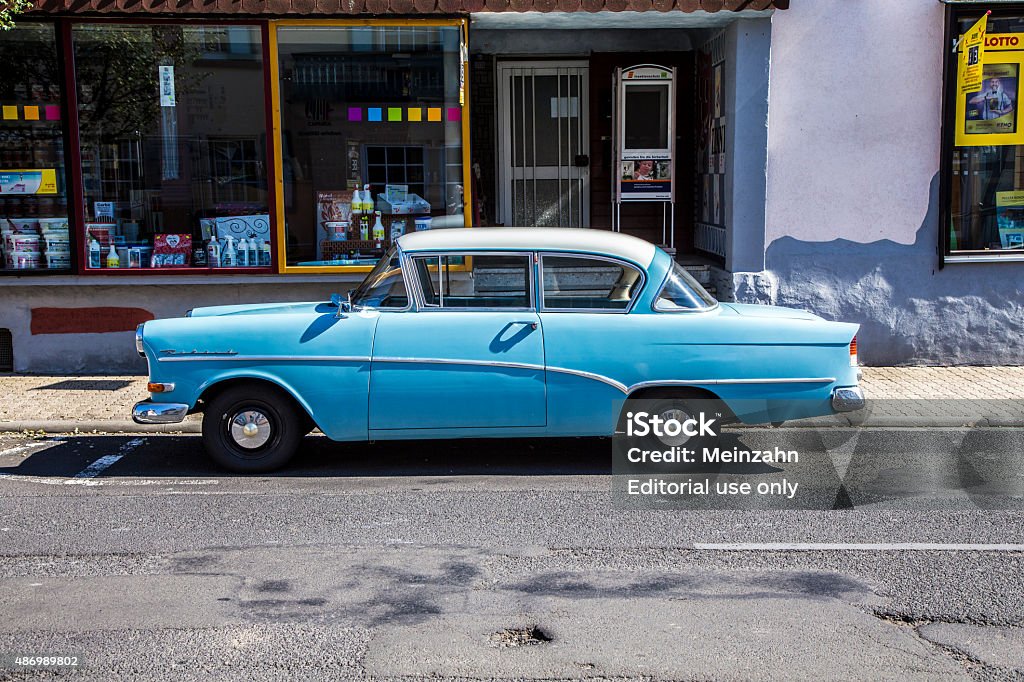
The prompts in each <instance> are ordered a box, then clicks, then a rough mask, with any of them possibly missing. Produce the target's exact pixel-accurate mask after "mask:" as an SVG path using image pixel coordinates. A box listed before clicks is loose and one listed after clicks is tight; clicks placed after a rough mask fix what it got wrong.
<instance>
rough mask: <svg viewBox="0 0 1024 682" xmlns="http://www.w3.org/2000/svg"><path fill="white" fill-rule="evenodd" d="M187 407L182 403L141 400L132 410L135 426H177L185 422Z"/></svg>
mask: <svg viewBox="0 0 1024 682" xmlns="http://www.w3.org/2000/svg"><path fill="white" fill-rule="evenodd" d="M187 414H188V405H186V404H184V403H153V402H150V401H148V400H143V401H142V402H141V403H135V407H133V408H132V420H133V421H134V422H135V423H136V424H177V423H178V422H181V421H184V420H185V415H187Z"/></svg>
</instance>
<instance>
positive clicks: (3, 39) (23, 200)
mask: <svg viewBox="0 0 1024 682" xmlns="http://www.w3.org/2000/svg"><path fill="white" fill-rule="evenodd" d="M0 63H2V64H3V69H4V77H3V78H2V79H0V104H2V109H0V111H2V115H0V235H2V238H0V255H2V258H0V260H2V263H0V270H3V271H9V272H19V273H23V272H24V271H28V270H31V271H40V270H41V271H61V270H63V271H67V270H68V269H70V267H71V250H70V241H69V230H68V198H67V193H66V192H67V183H66V176H65V170H64V140H63V133H62V125H61V121H62V120H63V119H64V113H65V112H63V111H62V110H61V71H60V62H59V60H58V56H57V43H56V39H55V33H54V27H53V25H52V24H34V23H31V22H20V21H19V22H18V26H17V28H14V29H11V30H10V31H0Z"/></svg>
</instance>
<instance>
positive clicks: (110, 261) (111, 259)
mask: <svg viewBox="0 0 1024 682" xmlns="http://www.w3.org/2000/svg"><path fill="white" fill-rule="evenodd" d="M107 267H108V268H119V267H121V257H120V256H118V255H117V249H116V248H115V247H114V243H113V242H111V243H110V252H109V253H107Z"/></svg>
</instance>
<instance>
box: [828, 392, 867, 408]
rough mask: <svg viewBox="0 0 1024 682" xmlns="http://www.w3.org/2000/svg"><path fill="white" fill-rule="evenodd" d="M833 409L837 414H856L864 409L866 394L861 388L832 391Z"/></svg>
mask: <svg viewBox="0 0 1024 682" xmlns="http://www.w3.org/2000/svg"><path fill="white" fill-rule="evenodd" d="M832 409H833V410H835V411H836V412H854V411H856V410H863V409H864V392H863V391H862V390H860V386H847V387H845V388H835V389H832Z"/></svg>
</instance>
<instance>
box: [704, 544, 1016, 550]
mask: <svg viewBox="0 0 1024 682" xmlns="http://www.w3.org/2000/svg"><path fill="white" fill-rule="evenodd" d="M693 548H694V549H718V550H724V551H732V552H749V551H762V552H764V551H768V552H835V551H838V552H890V551H894V552H1024V545H1015V544H956V543H942V542H863V543H858V542H695V543H693Z"/></svg>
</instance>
